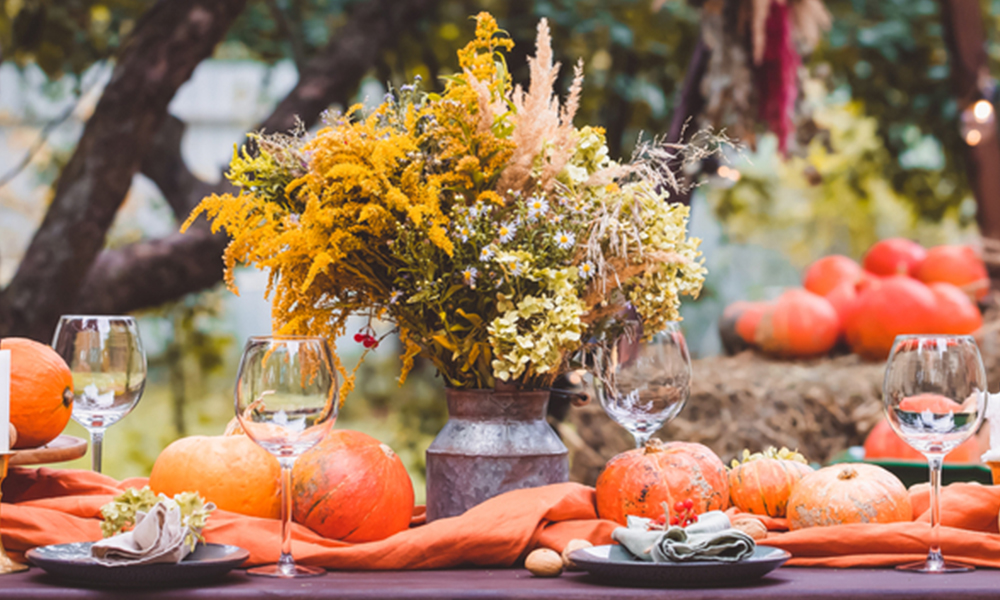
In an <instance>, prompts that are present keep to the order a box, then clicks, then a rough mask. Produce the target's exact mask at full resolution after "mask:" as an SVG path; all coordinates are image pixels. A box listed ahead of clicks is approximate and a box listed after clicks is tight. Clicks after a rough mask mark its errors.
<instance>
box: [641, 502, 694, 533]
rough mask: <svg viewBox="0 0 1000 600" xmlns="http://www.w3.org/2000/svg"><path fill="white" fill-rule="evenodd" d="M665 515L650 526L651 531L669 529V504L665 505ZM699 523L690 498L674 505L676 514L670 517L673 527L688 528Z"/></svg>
mask: <svg viewBox="0 0 1000 600" xmlns="http://www.w3.org/2000/svg"><path fill="white" fill-rule="evenodd" d="M663 508H664V514H663V516H661V517H660V518H658V519H654V520H653V522H652V523H650V524H649V529H651V530H653V529H666V528H667V522H668V521H667V514H666V509H667V503H666V502H664V503H663ZM697 522H698V515H697V514H695V512H694V502H693V501H692V500H691V499H690V498H688V499H687V500H684V501H683V502H681V501H679V500H678V501H677V503H676V504H674V514H672V515H670V521H669V523H670V524H671V525H676V526H680V527H687V526H688V525H690V524H691V523H697Z"/></svg>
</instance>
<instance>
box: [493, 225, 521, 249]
mask: <svg viewBox="0 0 1000 600" xmlns="http://www.w3.org/2000/svg"><path fill="white" fill-rule="evenodd" d="M497 233H498V234H499V235H500V241H501V242H503V243H505V244H506V243H507V242H509V241H511V240H512V239H514V234H515V233H517V223H512V222H510V221H507V222H506V223H501V224H500V229H498V230H497Z"/></svg>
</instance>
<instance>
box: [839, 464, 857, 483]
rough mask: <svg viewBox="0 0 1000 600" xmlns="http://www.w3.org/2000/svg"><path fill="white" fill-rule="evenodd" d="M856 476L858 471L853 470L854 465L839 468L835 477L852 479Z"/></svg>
mask: <svg viewBox="0 0 1000 600" xmlns="http://www.w3.org/2000/svg"><path fill="white" fill-rule="evenodd" d="M857 476H858V472H857V471H855V470H854V467H844V468H843V469H841V470H840V473H838V474H837V479H843V480H847V479H854V478H855V477H857Z"/></svg>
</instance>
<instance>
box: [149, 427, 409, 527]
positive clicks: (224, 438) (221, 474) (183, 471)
mask: <svg viewBox="0 0 1000 600" xmlns="http://www.w3.org/2000/svg"><path fill="white" fill-rule="evenodd" d="M279 482H280V468H279V466H278V461H276V460H275V459H274V457H273V456H271V454H269V453H268V452H267V451H266V450H264V449H263V448H261V447H260V446H258V445H257V444H256V443H254V441H253V440H251V439H250V438H249V437H247V436H246V435H245V434H243V433H242V432H241V431H240V430H239V429H238V428H236V427H230V428H229V429H228V430H227V432H226V434H224V435H219V436H189V437H185V438H181V439H179V440H176V441H175V442H173V443H172V444H170V445H169V446H167V447H166V448H165V449H164V450H163V452H161V453H160V455H159V456H158V457H157V459H156V462H155V463H154V464H153V470H152V472H151V473H150V476H149V487H150V489H152V490H153V491H154V492H156V493H162V494H166V495H167V496H173V495H175V494H177V493H180V492H186V491H196V492H198V493H199V494H200V495H201V496H202V497H203V498H204V499H205V500H206V501H210V502H214V503H215V505H216V506H217V507H218V508H220V509H222V510H228V511H231V512H236V513H240V514H244V515H249V516H253V517H262V518H267V519H277V518H279V517H280V515H281V487H280V484H279ZM292 482H293V489H292V503H293V508H292V519H293V520H294V521H295V522H296V523H300V524H302V525H305V526H306V527H308V528H310V529H312V530H313V531H315V532H316V533H318V534H320V535H322V536H323V537H326V538H329V539H334V540H343V541H347V542H372V541H376V540H381V539H384V538H387V537H389V536H391V535H393V534H394V533H398V532H400V531H403V530H404V529H407V528H408V527H409V526H410V519H411V518H412V516H413V508H414V494H413V482H412V481H411V480H410V475H409V474H408V473H407V472H406V467H405V466H403V461H402V460H400V458H399V456H398V455H396V453H395V452H393V451H392V450H391V449H390V448H389V447H388V446H387V445H385V444H383V443H381V442H379V441H378V440H377V439H375V438H373V437H371V436H369V435H366V434H364V433H361V432H358V431H351V430H349V429H333V430H331V431H330V433H328V434H327V435H326V437H325V438H324V439H323V441H321V442H320V443H319V444H317V445H316V446H314V447H313V448H312V449H310V450H309V451H307V452H306V453H305V454H303V455H302V456H301V457H299V458H298V459H297V460H296V461H295V466H294V468H293V470H292Z"/></svg>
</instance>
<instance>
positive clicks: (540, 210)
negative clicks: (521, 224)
mask: <svg viewBox="0 0 1000 600" xmlns="http://www.w3.org/2000/svg"><path fill="white" fill-rule="evenodd" d="M548 210H549V203H548V202H547V201H546V200H545V198H544V197H542V196H532V197H531V198H530V199H529V200H528V219H530V220H532V221H534V220H535V219H537V218H539V217H540V216H542V215H543V214H545V213H546V212H548Z"/></svg>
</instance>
